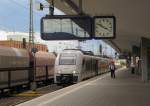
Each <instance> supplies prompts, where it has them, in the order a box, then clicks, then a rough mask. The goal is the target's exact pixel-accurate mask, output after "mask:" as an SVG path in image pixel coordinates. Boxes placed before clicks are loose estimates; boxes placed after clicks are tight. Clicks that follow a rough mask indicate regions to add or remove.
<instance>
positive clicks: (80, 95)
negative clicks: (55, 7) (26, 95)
mask: <svg viewBox="0 0 150 106" xmlns="http://www.w3.org/2000/svg"><path fill="white" fill-rule="evenodd" d="M149 98H150V83H144V82H142V81H141V77H139V76H137V75H133V74H131V72H130V71H129V70H128V69H125V68H124V69H121V70H118V71H117V72H116V78H115V79H112V78H110V73H108V74H105V75H102V76H98V77H95V78H92V79H89V80H86V81H83V82H81V83H78V84H75V85H72V86H69V87H66V88H64V89H61V90H58V91H55V92H53V93H50V94H46V95H44V96H41V97H38V98H36V99H33V100H31V101H28V102H25V103H22V104H20V105H18V106H149V104H150V100H149Z"/></svg>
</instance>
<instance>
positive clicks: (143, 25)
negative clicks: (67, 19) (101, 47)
mask: <svg viewBox="0 0 150 106" xmlns="http://www.w3.org/2000/svg"><path fill="white" fill-rule="evenodd" d="M47 1H49V2H50V1H51V0H47ZM79 1H81V0H54V3H55V6H56V7H57V8H58V9H60V10H61V11H63V12H64V13H66V14H78V13H79V12H80V8H79V7H80V6H79ZM149 4H150V0H82V8H83V9H82V10H83V13H84V14H88V15H90V16H95V15H102V16H104V15H114V16H116V20H117V28H116V29H117V33H116V39H114V40H112V41H109V43H110V44H113V46H115V48H116V49H117V50H119V49H120V50H121V51H131V50H132V46H133V45H136V46H140V39H141V37H147V38H150V13H149V10H150V6H149Z"/></svg>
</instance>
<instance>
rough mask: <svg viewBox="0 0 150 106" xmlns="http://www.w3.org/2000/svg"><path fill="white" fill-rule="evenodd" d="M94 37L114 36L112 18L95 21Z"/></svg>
mask: <svg viewBox="0 0 150 106" xmlns="http://www.w3.org/2000/svg"><path fill="white" fill-rule="evenodd" d="M95 36H97V37H113V36H114V18H113V17H112V18H111V17H108V18H105V17H104V18H97V19H95Z"/></svg>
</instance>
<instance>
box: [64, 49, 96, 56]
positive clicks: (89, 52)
mask: <svg viewBox="0 0 150 106" xmlns="http://www.w3.org/2000/svg"><path fill="white" fill-rule="evenodd" d="M64 50H74V51H80V52H82V53H83V54H84V55H91V56H94V53H93V52H92V51H83V50H81V49H64Z"/></svg>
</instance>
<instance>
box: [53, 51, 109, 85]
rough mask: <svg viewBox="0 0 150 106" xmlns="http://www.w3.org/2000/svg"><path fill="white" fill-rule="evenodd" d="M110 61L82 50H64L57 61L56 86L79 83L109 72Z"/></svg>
mask: <svg viewBox="0 0 150 106" xmlns="http://www.w3.org/2000/svg"><path fill="white" fill-rule="evenodd" d="M109 63H110V59H108V58H102V57H98V56H94V55H91V54H88V53H87V52H84V51H81V50H64V51H63V52H61V53H60V54H58V56H57V58H56V61H55V73H54V82H55V83H56V84H58V85H59V84H64V83H77V82H80V81H82V80H84V79H87V78H90V77H93V76H96V75H98V74H102V73H106V72H108V71H109Z"/></svg>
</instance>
